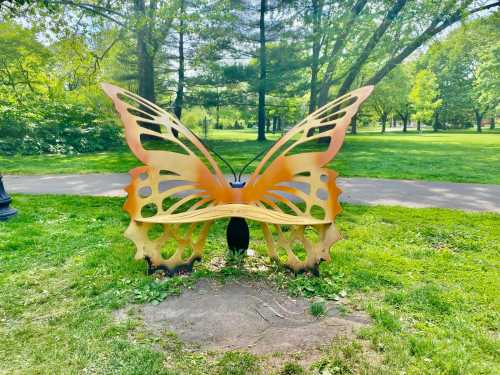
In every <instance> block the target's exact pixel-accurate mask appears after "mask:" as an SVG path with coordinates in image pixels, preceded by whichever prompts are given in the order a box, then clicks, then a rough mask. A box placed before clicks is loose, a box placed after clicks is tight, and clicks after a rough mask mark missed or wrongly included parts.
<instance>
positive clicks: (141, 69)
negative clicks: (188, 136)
mask: <svg viewBox="0 0 500 375" xmlns="http://www.w3.org/2000/svg"><path fill="white" fill-rule="evenodd" d="M134 12H135V16H136V18H137V23H138V24H139V25H140V26H139V27H138V28H137V30H136V38H137V83H138V87H139V92H138V94H139V96H142V97H143V98H144V99H147V100H149V101H150V102H153V103H155V102H156V95H155V69H154V56H155V51H154V50H153V49H152V48H151V47H150V44H151V43H150V42H151V37H152V36H151V25H150V24H149V22H150V21H148V22H145V20H146V19H147V15H146V7H145V3H144V0H134ZM141 108H142V109H143V110H144V111H146V112H147V111H148V109H147V108H146V107H144V106H141ZM143 126H144V127H146V128H148V129H151V130H154V131H157V132H161V127H160V125H156V124H147V123H144V124H143ZM145 139H154V137H153V136H150V135H146V136H145Z"/></svg>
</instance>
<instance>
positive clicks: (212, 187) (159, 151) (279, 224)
mask: <svg viewBox="0 0 500 375" xmlns="http://www.w3.org/2000/svg"><path fill="white" fill-rule="evenodd" d="M102 87H103V89H104V91H105V92H106V94H108V96H110V97H111V99H112V100H113V103H114V105H115V108H116V110H117V112H118V113H119V115H120V118H121V120H122V122H123V124H124V126H125V136H126V140H127V143H128V144H129V147H130V149H131V151H132V152H133V153H134V154H135V155H136V156H137V158H138V159H139V160H140V161H141V162H142V163H144V165H143V166H141V167H138V168H134V169H133V170H131V171H130V175H131V183H130V185H129V186H128V187H127V188H126V191H127V192H128V197H127V201H126V203H125V206H124V209H125V210H126V211H127V212H128V214H129V215H130V218H131V222H130V225H129V227H128V228H127V231H126V232H125V235H126V237H127V238H129V239H131V240H132V241H133V242H134V243H135V245H136V248H137V252H136V258H137V259H147V261H148V264H150V266H151V267H153V268H154V267H157V268H162V269H164V270H167V271H168V273H175V272H176V271H177V270H186V269H190V267H192V264H193V262H194V261H196V260H199V259H200V258H201V256H202V253H203V246H204V243H205V240H206V238H207V236H208V233H209V229H210V226H211V225H212V223H213V221H214V220H218V219H222V218H230V222H229V225H228V228H227V240H228V246H229V248H230V249H231V250H232V251H239V250H246V249H247V248H248V241H249V232H248V225H247V221H248V220H250V221H255V222H258V223H260V225H261V228H262V233H263V237H264V242H265V243H266V244H267V248H268V254H269V256H270V257H271V258H273V259H275V260H277V261H279V262H283V263H284V264H285V266H286V267H288V268H290V269H292V270H294V271H296V272H299V271H304V270H317V267H318V264H319V263H320V262H321V261H322V260H329V259H330V253H329V251H330V247H331V245H332V244H333V243H334V242H335V241H337V240H338V239H339V238H340V234H339V233H338V231H337V230H336V228H335V225H334V220H335V216H336V215H337V214H338V213H339V212H340V210H341V209H340V205H339V203H338V196H339V195H340V189H339V188H338V187H337V185H336V183H335V180H336V177H337V174H336V172H335V171H333V170H331V169H328V168H327V167H326V164H327V163H328V162H329V161H330V160H332V158H333V157H334V156H335V154H336V153H337V152H338V151H339V149H340V147H341V145H342V142H343V140H344V136H345V132H346V129H347V127H348V125H349V123H350V120H351V118H352V116H354V114H355V113H356V112H357V110H358V108H359V106H360V105H361V103H362V102H363V101H364V100H365V99H366V98H367V97H368V96H369V95H370V93H371V91H372V90H373V87H371V86H367V87H363V88H361V89H358V90H355V91H353V92H351V93H349V94H346V95H344V96H342V97H340V98H338V99H336V100H334V101H333V102H330V103H328V104H327V105H325V106H324V107H322V108H320V109H318V110H317V111H316V112H313V113H311V114H310V115H309V116H307V117H306V118H305V119H304V120H303V121H301V122H300V123H298V124H297V125H296V126H294V127H293V128H292V129H291V130H290V131H288V132H287V133H286V134H285V135H284V136H283V137H282V138H281V139H280V140H278V141H277V142H276V143H275V144H274V145H273V146H272V147H271V148H270V150H269V151H268V152H267V153H266V154H265V155H264V157H263V158H262V160H261V161H260V162H259V164H258V166H257V168H256V169H255V171H254V172H253V173H252V174H251V175H250V176H249V177H248V178H247V180H246V181H244V182H241V181H239V180H235V181H233V182H229V181H227V180H226V178H225V176H224V175H223V173H222V172H221V170H220V168H219V166H218V165H217V163H216V162H215V160H214V159H213V157H212V155H211V154H210V152H209V151H208V149H207V148H206V147H205V145H204V144H203V142H202V141H201V140H200V139H198V137H196V136H195V135H194V134H193V133H192V132H191V131H189V130H188V129H187V128H186V127H184V126H183V125H182V124H181V123H180V121H179V120H178V119H177V118H176V117H174V116H172V115H171V114H169V113H167V112H166V111H164V110H163V109H161V108H160V107H158V106H157V105H155V104H153V103H150V102H148V101H147V100H145V99H143V98H141V97H139V96H137V95H135V94H133V93H131V92H128V91H126V90H123V89H121V88H119V87H116V86H113V85H109V84H103V85H102ZM151 124H154V125H159V126H160V130H159V131H157V130H151V128H150V126H148V125H151ZM148 137H149V138H151V137H153V138H156V139H157V140H158V141H161V142H164V143H165V144H166V145H168V146H169V147H166V149H163V148H159V147H157V146H156V145H153V147H151V146H150V145H148V144H147V141H146V139H147V138H148ZM318 140H326V149H325V150H323V151H317V150H315V149H311V148H307V146H309V145H314V144H317V141H318ZM303 146H304V147H305V148H306V149H305V150H304V151H302V150H301V147H303ZM174 149H175V150H174ZM240 176H241V173H240ZM158 225H159V226H161V228H162V230H161V232H162V233H161V235H159V237H156V236H153V235H152V233H153V232H154V231H153V228H154V227H155V226H158ZM284 228H286V230H285V229H284ZM155 233H156V232H155ZM170 240H173V241H174V242H175V243H176V245H175V252H174V253H173V254H171V255H170V256H169V257H168V258H165V256H164V255H163V252H164V247H165V244H166V243H167V242H168V241H170ZM297 249H299V250H297Z"/></svg>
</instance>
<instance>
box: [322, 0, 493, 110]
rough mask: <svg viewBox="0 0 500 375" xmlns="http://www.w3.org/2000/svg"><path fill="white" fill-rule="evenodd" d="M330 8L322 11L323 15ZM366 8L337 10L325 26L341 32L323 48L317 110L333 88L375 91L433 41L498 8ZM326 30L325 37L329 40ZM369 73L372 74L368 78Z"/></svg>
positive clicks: (461, 4) (360, 4) (467, 3)
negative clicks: (373, 88) (366, 87)
mask: <svg viewBox="0 0 500 375" xmlns="http://www.w3.org/2000/svg"><path fill="white" fill-rule="evenodd" d="M334 3H335V2H332V3H331V4H330V5H328V6H325V7H324V8H325V9H327V10H328V9H330V8H331V7H332V6H334V5H333V4H334ZM366 3H367V2H366V1H363V0H358V1H356V2H355V3H354V4H353V5H352V7H351V8H348V10H347V11H346V10H345V7H344V8H343V9H342V8H341V9H340V12H337V13H336V14H341V15H342V16H340V17H338V18H336V19H335V20H333V22H330V23H329V25H330V27H331V28H336V29H337V30H341V31H340V32H337V33H336V35H335V36H333V38H334V40H335V41H334V42H330V43H325V47H324V51H323V56H328V57H327V58H326V59H325V60H326V61H327V66H326V69H325V70H324V72H325V73H324V76H323V83H322V85H321V88H320V94H319V100H318V105H320V106H321V105H322V104H324V103H325V102H326V101H327V99H328V93H329V92H330V88H331V87H332V86H333V85H334V84H337V85H338V90H337V94H338V95H341V94H344V93H346V92H347V91H349V90H350V89H351V86H352V85H353V84H354V83H356V85H363V84H373V85H375V84H377V83H379V82H380V81H381V80H382V79H383V78H384V77H385V76H386V75H387V74H388V73H389V72H390V71H392V70H393V69H394V68H395V67H396V66H397V65H399V64H400V63H401V62H403V61H404V59H405V58H407V57H408V56H410V55H411V54H412V53H413V52H414V51H416V50H417V49H418V48H419V47H420V46H422V45H423V44H424V43H426V42H427V41H429V40H430V39H431V38H432V37H434V36H435V35H437V34H439V33H440V32H442V31H443V30H445V29H446V28H448V27H450V26H451V25H453V24H455V23H456V22H458V21H460V20H462V19H463V18H464V17H467V16H469V15H471V14H475V13H478V12H481V11H484V10H486V9H492V8H495V7H498V6H499V5H500V2H498V1H496V2H491V3H489V4H486V5H482V6H478V7H475V8H474V7H472V5H473V2H472V1H471V0H463V1H446V2H441V3H438V2H417V1H415V2H409V1H404V0H398V1H393V2H383V1H380V2H374V3H375V4H372V3H370V6H369V7H367V6H366ZM342 10H344V12H343V13H342ZM378 20H381V21H378ZM327 29H328V28H325V33H327V34H329V33H330V32H329V31H328V30H327ZM416 30H420V31H419V32H416ZM330 48H331V49H330ZM370 65H371V66H372V67H373V66H376V67H377V68H376V69H372V68H371V67H370ZM370 70H373V72H372V73H370V74H369V75H368V74H367V72H368V71H370Z"/></svg>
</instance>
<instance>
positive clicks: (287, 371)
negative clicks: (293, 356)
mask: <svg viewBox="0 0 500 375" xmlns="http://www.w3.org/2000/svg"><path fill="white" fill-rule="evenodd" d="M304 373H305V371H304V369H303V368H302V366H301V365H299V364H298V363H296V362H286V363H285V364H284V365H283V368H282V369H281V370H280V372H279V375H302V374H304Z"/></svg>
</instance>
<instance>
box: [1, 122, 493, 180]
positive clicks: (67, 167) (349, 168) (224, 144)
mask: <svg viewBox="0 0 500 375" xmlns="http://www.w3.org/2000/svg"><path fill="white" fill-rule="evenodd" d="M278 137H279V135H278V134H276V135H272V134H269V135H268V138H269V141H266V142H255V131H254V130H253V131H247V130H236V131H227V130H222V131H221V130H213V131H211V132H210V133H209V135H208V140H207V143H208V144H209V145H210V147H213V148H214V149H215V150H216V151H218V152H219V153H220V154H221V155H222V156H223V157H224V158H225V159H227V160H228V161H229V162H230V164H231V165H232V166H233V167H234V169H236V170H237V171H238V170H240V169H241V168H242V167H243V166H244V165H245V164H246V162H247V161H249V160H250V159H252V158H253V156H255V155H257V154H258V153H259V152H260V151H262V150H264V149H265V148H266V147H269V146H270V145H271V144H272V142H273V141H274V140H276V139H277V138H278ZM315 147H318V148H319V147H321V146H320V145H317V146H316V145H313V147H312V148H311V149H313V148H315ZM499 155H500V133H499V132H498V131H489V130H484V131H483V133H482V134H477V133H475V132H474V131H473V130H469V131H461V132H458V131H447V132H438V133H434V132H432V131H426V132H424V133H423V134H417V133H415V131H411V132H408V133H407V134H404V133H401V132H388V133H386V134H379V133H377V132H364V133H360V134H357V135H348V136H347V137H346V141H345V143H344V146H343V147H342V149H341V151H340V152H339V154H338V155H337V156H336V158H335V159H334V161H333V162H332V163H331V165H330V166H331V167H333V168H334V169H335V170H337V171H338V172H339V175H340V176H342V177H373V178H390V179H407V180H429V181H447V182H474V183H486V184H500V162H499ZM219 164H220V166H221V169H222V170H223V171H224V172H226V173H228V172H229V170H228V169H227V167H226V166H225V165H223V164H222V163H219ZM256 164H257V162H254V163H253V164H252V165H251V166H250V167H249V168H248V169H247V170H246V173H249V172H251V171H252V169H253V168H254V167H255V166H256ZM138 165H139V162H138V161H137V159H136V158H135V157H134V156H133V155H132V154H131V153H130V151H129V150H128V149H126V148H124V149H122V150H118V151H112V152H104V153H98V154H80V155H33V156H21V155H19V156H0V166H1V171H2V173H3V174H64V173H101V172H102V173H104V172H122V173H126V172H128V171H129V170H130V169H131V168H133V167H136V166H138Z"/></svg>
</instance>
